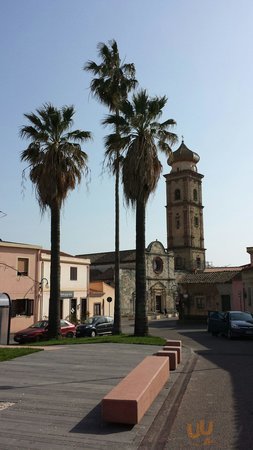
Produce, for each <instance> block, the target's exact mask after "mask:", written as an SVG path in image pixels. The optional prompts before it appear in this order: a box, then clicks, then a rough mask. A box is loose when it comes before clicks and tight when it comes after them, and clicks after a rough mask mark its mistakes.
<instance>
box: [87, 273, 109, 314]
mask: <svg viewBox="0 0 253 450" xmlns="http://www.w3.org/2000/svg"><path fill="white" fill-rule="evenodd" d="M87 309H88V311H89V315H91V316H112V317H113V316H114V287H112V286H110V285H109V284H107V283H104V282H103V281H91V282H90V290H89V305H88V308H87Z"/></svg>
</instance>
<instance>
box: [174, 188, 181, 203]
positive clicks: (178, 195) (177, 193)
mask: <svg viewBox="0 0 253 450" xmlns="http://www.w3.org/2000/svg"><path fill="white" fill-rule="evenodd" d="M174 198H175V200H180V199H181V192H180V189H176V190H175V193H174Z"/></svg>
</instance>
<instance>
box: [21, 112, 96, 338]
mask: <svg viewBox="0 0 253 450" xmlns="http://www.w3.org/2000/svg"><path fill="white" fill-rule="evenodd" d="M74 113H75V110H74V107H73V106H63V107H62V108H61V109H57V108H55V107H54V106H53V105H51V104H50V103H47V104H45V105H43V107H42V108H39V109H37V110H36V113H30V114H24V116H25V117H26V119H28V121H29V125H25V126H23V127H22V128H21V131H20V135H21V137H22V138H26V139H28V140H30V144H29V145H28V147H27V149H26V150H24V151H22V153H21V161H26V162H27V163H28V164H29V165H28V167H27V168H28V169H29V176H30V180H31V181H32V183H34V186H35V193H36V197H37V200H38V202H39V206H40V209H41V212H42V213H43V212H45V210H46V209H47V208H49V210H50V213H51V273H50V301H49V327H48V334H49V337H50V338H57V337H58V329H59V328H58V327H59V320H60V310H59V298H60V212H61V207H62V205H63V203H64V201H65V199H66V198H67V195H68V193H69V191H71V190H73V189H75V187H76V185H77V184H78V183H80V181H81V177H82V174H83V172H84V171H87V154H86V153H85V152H84V151H82V149H81V143H83V142H85V141H87V140H88V139H91V133H90V132H89V131H81V130H74V131H71V126H72V124H73V115H74ZM27 168H26V169H27ZM26 169H24V171H25V170H26ZM23 174H24V172H23Z"/></svg>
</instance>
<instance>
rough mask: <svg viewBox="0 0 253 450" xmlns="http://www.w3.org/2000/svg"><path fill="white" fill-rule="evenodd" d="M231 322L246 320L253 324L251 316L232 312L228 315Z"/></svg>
mask: <svg viewBox="0 0 253 450" xmlns="http://www.w3.org/2000/svg"><path fill="white" fill-rule="evenodd" d="M230 317H231V320H246V321H251V322H253V318H252V315H251V314H249V313H245V312H234V313H231V314H230Z"/></svg>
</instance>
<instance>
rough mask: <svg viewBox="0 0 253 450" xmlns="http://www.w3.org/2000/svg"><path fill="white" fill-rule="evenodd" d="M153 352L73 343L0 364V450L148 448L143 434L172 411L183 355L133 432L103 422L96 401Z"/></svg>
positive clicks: (186, 352) (152, 349) (188, 354)
mask: <svg viewBox="0 0 253 450" xmlns="http://www.w3.org/2000/svg"><path fill="white" fill-rule="evenodd" d="M158 349H161V347H156V346H146V345H125V344H85V345H82V344H80V345H70V346H62V347H60V348H59V347H58V348H54V351H42V352H38V353H36V354H32V355H28V356H25V357H22V358H17V359H14V360H11V361H6V362H2V363H1V366H0V449H1V450H44V449H46V450H58V449H61V450H65V449H66V450H67V449H68V450H70V449H82V450H92V449H96V450H100V449H101V450H102V449H103V450H107V449H110V450H114V449H115V450H118V449H119V448H120V449H122V450H132V449H138V448H142V449H145V448H147V449H148V450H149V449H151V448H152V446H146V442H148V437H149V433H150V432H151V430H153V429H154V430H157V433H158V432H159V427H158V428H157V426H155V427H154V424H156V423H159V422H160V419H159V418H160V417H161V418H162V417H163V421H164V418H166V417H167V416H168V415H169V413H170V410H171V408H172V407H173V402H174V401H175V400H176V398H177V396H178V393H179V391H180V388H181V387H182V383H183V379H184V377H185V368H186V365H187V364H189V361H190V360H191V358H192V354H191V352H190V350H189V349H187V348H185V347H184V348H183V361H182V363H181V364H180V365H179V368H178V369H177V370H176V371H174V372H171V373H170V378H169V381H168V383H167V384H166V386H165V388H164V389H163V390H162V391H161V393H160V394H159V396H158V397H157V399H156V400H155V401H154V403H153V404H152V406H151V407H150V409H149V410H148V411H147V413H146V414H145V416H144V417H143V419H142V421H141V423H140V424H139V425H136V426H125V425H116V424H106V423H103V422H102V421H101V409H100V402H101V400H102V398H103V397H104V395H105V394H106V393H107V392H109V391H110V390H111V389H112V387H113V386H115V385H116V384H117V383H118V382H119V381H120V380H121V378H122V377H124V376H125V375H126V374H127V373H129V371H130V370H131V369H133V368H134V367H135V366H136V365H137V364H138V363H139V362H140V361H141V360H142V359H143V358H144V357H145V356H148V355H152V354H153V353H154V352H156V351H157V350H158ZM170 394H171V398H170ZM165 408H166V409H165ZM152 425H153V428H152V427H151V426H152ZM152 432H153V431H152Z"/></svg>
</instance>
